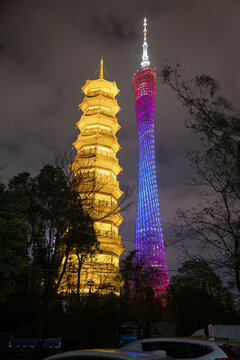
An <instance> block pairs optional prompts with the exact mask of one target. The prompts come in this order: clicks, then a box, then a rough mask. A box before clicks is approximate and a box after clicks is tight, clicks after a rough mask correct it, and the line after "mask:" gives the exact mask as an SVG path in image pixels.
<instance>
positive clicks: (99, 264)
mask: <svg viewBox="0 0 240 360" xmlns="http://www.w3.org/2000/svg"><path fill="white" fill-rule="evenodd" d="M82 91H83V92H84V94H85V97H84V99H83V102H82V103H81V104H80V105H79V108H80V109H81V110H82V112H83V114H82V116H81V118H80V120H79V122H78V123H77V127H78V128H79V130H80V134H79V135H78V138H77V140H76V141H75V142H74V144H73V145H74V147H75V148H76V150H77V154H76V156H75V159H74V162H73V171H74V175H75V176H81V181H80V184H79V193H80V196H81V198H82V199H83V201H82V203H83V208H84V210H85V211H86V212H89V213H90V215H91V216H92V218H93V220H94V228H95V232H96V235H97V239H98V241H99V243H100V253H99V254H97V255H96V256H95V257H94V258H93V259H89V262H88V263H87V264H85V265H84V266H83V268H82V270H81V292H82V293H84V292H88V291H89V288H91V289H90V290H91V291H93V292H94V291H99V288H100V292H109V291H112V287H111V285H112V284H113V282H114V276H115V275H116V273H117V271H118V269H119V257H120V255H121V253H122V252H123V250H124V248H123V247H122V245H121V236H119V234H118V228H119V225H120V224H121V223H122V221H123V218H122V216H121V215H120V209H119V207H118V204H117V202H118V199H119V198H120V197H121V196H122V195H123V192H122V191H121V190H120V188H119V182H118V180H117V175H118V174H119V173H120V172H121V170H122V168H121V167H120V166H119V164H118V159H117V157H116V154H117V152H118V151H119V150H120V145H119V144H118V139H117V137H116V132H117V131H118V130H119V129H120V125H119V124H118V121H117V118H116V116H115V115H116V114H117V113H118V112H119V110H120V107H119V106H118V104H117V100H116V99H115V96H116V95H117V94H118V93H119V89H118V88H117V85H116V83H115V82H110V81H107V80H105V79H104V75H103V60H102V59H101V62H100V72H99V78H98V79H96V80H87V82H86V84H85V85H84V86H83V87H82ZM71 259H72V262H73V264H74V261H75V260H76V259H75V260H74V255H72V256H71ZM73 280H74V279H73Z"/></svg>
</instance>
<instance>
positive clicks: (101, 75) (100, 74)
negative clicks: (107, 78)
mask: <svg viewBox="0 0 240 360" xmlns="http://www.w3.org/2000/svg"><path fill="white" fill-rule="evenodd" d="M99 79H103V58H102V57H101V61H100V69H99Z"/></svg>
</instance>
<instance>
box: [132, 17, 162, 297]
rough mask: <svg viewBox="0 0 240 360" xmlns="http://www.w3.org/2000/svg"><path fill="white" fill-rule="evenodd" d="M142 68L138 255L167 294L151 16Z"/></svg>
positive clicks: (137, 79) (138, 83) (138, 86)
mask: <svg viewBox="0 0 240 360" xmlns="http://www.w3.org/2000/svg"><path fill="white" fill-rule="evenodd" d="M143 33H144V42H143V56H142V62H141V69H140V70H138V71H137V73H136V74H135V76H134V95H135V105H136V115H137V128H138V198H137V218H136V243H135V250H137V257H138V259H141V260H143V261H144V263H145V264H146V265H147V266H150V267H152V268H153V269H155V271H154V275H153V280H152V286H153V290H154V293H155V294H156V295H161V294H163V295H164V294H165V290H166V287H167V286H168V283H169V279H168V272H167V264H166V256H165V247H164V240H163V233H162V225H161V216H160V207H159V199H158V187H157V175H156V165H155V144H154V113H155V90H156V69H155V68H154V67H153V66H150V62H149V59H148V53H147V47H148V45H147V20H146V18H145V19H144V30H143Z"/></svg>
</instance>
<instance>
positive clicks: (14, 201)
mask: <svg viewBox="0 0 240 360" xmlns="http://www.w3.org/2000/svg"><path fill="white" fill-rule="evenodd" d="M26 208H27V199H26V198H25V196H24V194H23V193H22V192H21V191H9V189H6V188H5V186H4V185H3V184H0V264H1V265H0V303H1V302H3V301H4V300H5V299H6V297H7V295H8V294H10V293H11V292H12V291H13V289H14V285H15V283H16V280H17V275H19V274H21V273H22V272H23V267H24V266H25V265H26V263H27V246H26V236H27V228H26V226H25V223H24V212H25V210H26Z"/></svg>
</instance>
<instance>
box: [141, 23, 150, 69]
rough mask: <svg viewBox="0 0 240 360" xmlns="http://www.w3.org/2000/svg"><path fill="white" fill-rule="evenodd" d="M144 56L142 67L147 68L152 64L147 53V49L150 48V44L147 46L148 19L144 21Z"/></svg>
mask: <svg viewBox="0 0 240 360" xmlns="http://www.w3.org/2000/svg"><path fill="white" fill-rule="evenodd" d="M143 35H144V38H143V55H142V62H141V66H142V67H145V66H149V65H150V62H149V60H148V52H147V48H148V44H147V19H146V18H144V19H143Z"/></svg>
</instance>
